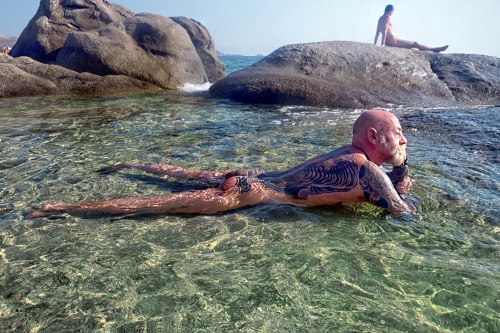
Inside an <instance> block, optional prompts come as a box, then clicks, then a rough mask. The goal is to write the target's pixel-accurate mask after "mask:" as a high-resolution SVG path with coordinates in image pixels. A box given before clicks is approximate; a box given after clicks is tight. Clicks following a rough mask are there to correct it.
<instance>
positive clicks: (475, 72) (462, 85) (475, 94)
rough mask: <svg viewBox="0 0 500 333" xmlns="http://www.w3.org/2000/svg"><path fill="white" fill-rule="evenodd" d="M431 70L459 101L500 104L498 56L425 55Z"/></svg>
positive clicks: (499, 62) (499, 63)
mask: <svg viewBox="0 0 500 333" xmlns="http://www.w3.org/2000/svg"><path fill="white" fill-rule="evenodd" d="M426 56H427V59H428V60H429V62H430V65H431V68H432V70H433V72H434V73H436V75H437V76H438V78H439V79H440V80H442V81H443V82H444V83H445V84H446V86H447V87H448V89H450V91H451V92H452V94H453V96H454V97H455V99H456V100H457V101H459V102H473V103H474V102H485V103H500V58H497V57H491V56H485V55H477V54H427V55H426Z"/></svg>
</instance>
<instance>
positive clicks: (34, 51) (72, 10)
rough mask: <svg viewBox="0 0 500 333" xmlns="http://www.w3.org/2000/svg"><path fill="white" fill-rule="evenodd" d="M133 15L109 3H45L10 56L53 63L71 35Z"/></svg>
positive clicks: (43, 0)
mask: <svg viewBox="0 0 500 333" xmlns="http://www.w3.org/2000/svg"><path fill="white" fill-rule="evenodd" d="M132 16H134V12H132V11H130V10H129V9H127V8H125V7H123V6H121V5H118V4H114V3H110V2H109V1H107V0H41V1H40V6H39V8H38V11H37V12H36V14H35V16H34V17H33V18H32V19H31V21H30V22H29V23H28V25H27V26H26V28H25V29H24V30H23V32H22V33H21V36H19V39H18V41H17V43H16V45H14V47H13V48H12V50H11V51H10V55H12V56H13V57H20V56H28V57H30V58H33V59H35V60H37V61H40V62H43V63H51V62H54V61H55V60H56V57H57V54H58V53H59V50H60V49H61V47H62V46H63V45H64V42H65V41H66V37H67V36H68V34H69V33H71V32H74V31H89V30H94V29H97V28H100V27H103V26H106V25H108V24H110V23H112V22H116V21H120V20H123V19H125V18H128V17H132Z"/></svg>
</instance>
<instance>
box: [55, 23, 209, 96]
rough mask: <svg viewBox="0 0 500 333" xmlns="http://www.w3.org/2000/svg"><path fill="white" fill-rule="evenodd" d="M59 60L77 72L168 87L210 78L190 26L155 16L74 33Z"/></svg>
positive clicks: (196, 82) (176, 86)
mask: <svg viewBox="0 0 500 333" xmlns="http://www.w3.org/2000/svg"><path fill="white" fill-rule="evenodd" d="M56 63H57V64H58V65H60V66H62V67H66V68H69V69H71V70H74V71H77V72H90V73H93V74H96V75H110V74H112V75H126V76H129V77H133V78H136V79H138V80H142V81H146V82H149V83H152V84H155V85H157V86H159V87H162V88H165V89H176V88H178V87H179V86H181V85H183V84H185V83H194V84H202V83H205V82H208V77H207V74H206V72H205V68H204V66H203V63H202V62H201V59H200V57H199V56H198V53H197V52H196V49H195V47H194V45H193V42H192V41H191V38H190V37H189V35H188V33H187V32H186V30H185V29H184V28H183V27H181V26H180V25H179V24H177V23H175V22H174V21H173V20H172V19H170V18H166V17H163V16H159V15H153V14H138V15H136V16H134V17H131V18H128V19H125V20H122V21H120V22H115V23H111V24H109V25H107V26H106V27H103V28H100V29H97V30H92V31H88V32H73V33H71V34H69V36H68V38H67V40H66V43H65V44H64V46H63V48H62V49H61V51H60V52H59V54H58V56H57V61H56Z"/></svg>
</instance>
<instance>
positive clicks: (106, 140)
mask: <svg viewBox="0 0 500 333" xmlns="http://www.w3.org/2000/svg"><path fill="white" fill-rule="evenodd" d="M205 94H206V93H203V92H202V93H199V92H197V93H191V94H187V93H180V92H177V93H162V94H142V95H139V94H136V95H127V94H121V95H114V96H93V97H36V98H20V99H6V100H2V101H1V102H0V198H1V202H0V214H1V215H0V331H2V332H3V331H9V330H16V329H17V330H19V331H26V332H27V331H32V332H37V331H39V332H59V331H77V330H82V331H97V332H141V331H142V332H146V331H147V332H156V331H158V332H176V331H179V332H180V331H182V332H207V331H208V332H220V331H237V330H242V331H249V332H250V331H255V332H257V331H259V332H278V331H279V332H282V331H288V332H339V331H344V332H360V331H368V332H413V331H414V332H450V331H464V332H498V331H500V324H499V323H500V315H499V313H500V258H499V257H500V256H499V242H500V217H499V216H500V212H499V208H500V207H499V205H500V204H499V202H500V195H499V193H500V192H499V189H500V176H499V175H500V172H499V168H500V167H499V148H498V147H500V139H499V137H500V130H499V127H498V123H499V121H500V116H499V112H500V108H498V107H496V108H495V107H490V108H478V109H434V110H415V109H411V110H408V109H397V108H396V109H395V110H393V112H395V113H396V114H397V115H398V116H399V117H400V119H401V123H402V125H403V127H404V130H405V133H406V136H407V138H408V140H409V146H408V152H409V155H410V166H411V167H412V174H413V176H414V178H415V179H416V181H417V183H416V187H415V191H414V195H415V197H417V198H419V200H420V204H419V207H420V214H418V215H417V216H415V217H413V218H411V219H409V220H398V219H395V218H393V217H390V216H387V215H386V214H385V213H384V212H383V211H382V210H379V209H378V208H375V207H372V206H370V205H349V204H344V205H338V206H335V207H322V208H314V209H304V208H297V207H288V206H264V205H262V206H257V207H251V208H245V209H241V210H238V211H235V212H229V213H225V214H220V215H216V216H196V215H188V216H181V215H176V216H165V215H156V216H151V215H140V216H133V217H125V218H116V217H114V218H111V217H106V216H94V217H90V218H82V217H75V216H69V215H64V214H63V215H60V216H58V217H56V218H52V219H38V220H23V212H24V211H25V210H27V209H29V208H31V207H37V206H39V205H40V204H41V203H43V202H47V201H64V202H74V201H82V200H86V201H87V200H103V199H110V198H119V197H128V196H137V195H153V194H165V193H170V192H178V191H185V190H191V189H200V188H203V185H202V184H198V183H193V182H182V181H176V180H173V179H169V178H167V177H155V176H151V175H147V174H144V173H142V172H139V171H131V170H125V171H121V172H119V173H116V174H107V175H101V174H98V173H97V172H95V170H97V169H99V168H101V167H103V166H106V165H109V164H111V163H115V162H119V161H130V162H147V163H172V164H178V165H180V166H183V167H186V168H203V169H212V170H214V169H234V168H240V167H242V166H246V167H256V168H263V169H268V170H271V169H282V168H286V167H290V166H293V165H295V164H297V163H300V162H301V161H303V160H305V159H307V158H310V157H312V156H315V155H317V154H321V153H324V152H326V151H329V150H331V149H333V148H335V147H338V146H340V145H343V144H346V143H348V142H349V141H350V135H351V128H352V123H353V122H354V120H355V119H356V118H357V117H358V116H359V114H360V112H361V110H334V109H325V108H302V107H278V106H250V105H246V104H239V103H233V102H228V101H213V100H210V99H208V98H206V95H205Z"/></svg>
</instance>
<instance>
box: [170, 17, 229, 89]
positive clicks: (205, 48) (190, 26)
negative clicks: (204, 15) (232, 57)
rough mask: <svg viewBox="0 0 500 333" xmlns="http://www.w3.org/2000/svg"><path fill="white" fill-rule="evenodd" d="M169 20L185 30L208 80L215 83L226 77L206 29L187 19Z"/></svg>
mask: <svg viewBox="0 0 500 333" xmlns="http://www.w3.org/2000/svg"><path fill="white" fill-rule="evenodd" d="M171 19H172V20H174V21H175V22H176V23H177V24H179V25H181V26H182V27H183V28H184V29H186V31H187V33H188V34H189V37H191V41H192V42H193V45H194V47H195V48H196V52H197V53H198V56H199V57H200V59H201V62H202V63H203V66H204V67H205V71H206V72H207V76H208V80H209V81H210V82H215V81H218V80H220V79H222V78H223V77H224V76H226V65H224V63H223V62H222V61H220V60H219V59H218V58H217V50H216V49H215V43H214V40H213V39H212V36H210V33H209V32H208V30H207V28H205V27H204V26H203V25H202V24H201V23H200V22H198V21H195V20H192V19H189V18H187V17H172V18H171Z"/></svg>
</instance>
